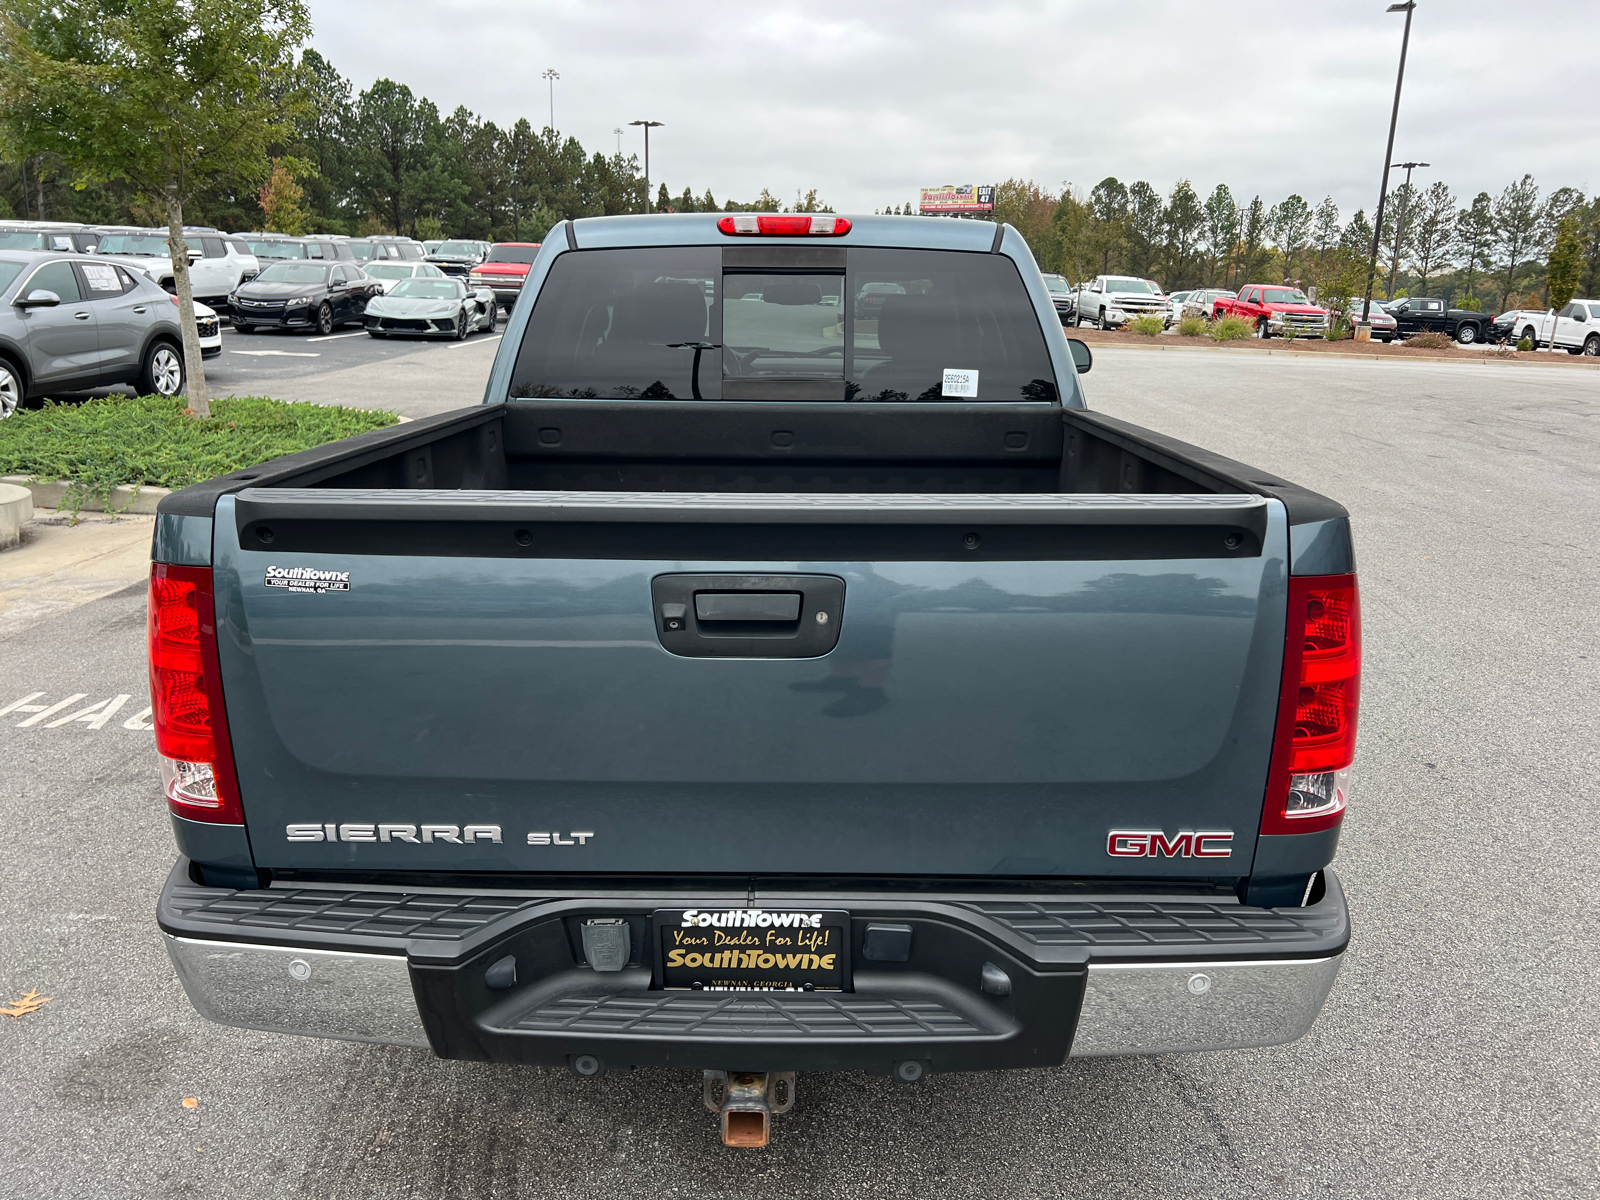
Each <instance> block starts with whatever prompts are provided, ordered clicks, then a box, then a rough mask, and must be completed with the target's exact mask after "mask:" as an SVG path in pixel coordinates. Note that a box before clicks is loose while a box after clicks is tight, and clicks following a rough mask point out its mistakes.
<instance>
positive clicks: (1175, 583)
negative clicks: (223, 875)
mask: <svg viewBox="0 0 1600 1200" xmlns="http://www.w3.org/2000/svg"><path fill="white" fill-rule="evenodd" d="M216 517H217V520H216V525H215V529H216V534H215V538H216V544H215V546H214V562H215V566H216V596H217V604H218V610H219V611H218V617H219V633H220V641H221V662H222V675H223V686H224V691H225V695H226V702H227V714H228V722H229V727H230V731H231V734H232V741H233V747H234V754H235V758H236V763H237V767H238V773H239V779H240V788H241V792H242V795H243V801H244V810H245V815H246V821H247V825H248V828H249V833H250V839H251V845H252V848H253V852H254V855H255V859H256V863H257V865H258V866H261V867H265V868H276V869H284V868H304V869H329V870H331V869H351V868H355V869H370V870H383V871H408V870H415V871H448V872H469V871H475V872H585V873H588V872H627V873H653V872H669V871H670V872H675V873H680V874H682V873H703V874H729V873H735V874H756V873H760V874H773V873H797V874H808V875H816V874H852V875H871V876H885V875H985V874H995V875H1019V876H1020V875H1033V876H1049V875H1086V876H1108V875H1115V874H1119V873H1126V874H1149V873H1152V865H1151V864H1150V863H1148V862H1141V860H1140V859H1138V858H1128V857H1119V856H1113V855H1111V854H1108V844H1107V843H1108V835H1109V834H1110V833H1111V832H1112V831H1114V830H1144V831H1157V830H1159V831H1163V832H1164V833H1165V834H1167V835H1168V836H1169V837H1170V838H1172V839H1174V840H1176V839H1177V835H1179V834H1180V833H1182V832H1183V831H1196V832H1198V831H1217V832H1224V833H1228V832H1231V833H1233V834H1234V835H1235V836H1234V837H1233V839H1232V841H1231V843H1229V842H1228V841H1227V839H1222V840H1219V841H1216V842H1213V843H1212V845H1213V846H1216V847H1223V846H1226V847H1228V848H1229V849H1230V850H1231V854H1229V855H1228V856H1226V857H1207V858H1202V857H1184V856H1179V857H1175V858H1170V859H1163V861H1162V862H1161V864H1160V867H1159V871H1160V873H1161V874H1164V875H1174V874H1191V875H1196V876H1212V877H1215V876H1241V875H1245V874H1248V873H1249V870H1250V862H1251V856H1252V853H1253V849H1254V844H1255V836H1254V835H1255V831H1256V829H1257V827H1258V825H1259V820H1260V813H1261V805H1262V789H1263V785H1264V781H1265V777H1266V773H1267V767H1268V760H1269V757H1270V751H1271V741H1272V730H1273V723H1274V717H1275V713H1276V708H1277V703H1278V693H1279V674H1280V669H1281V663H1282V652H1283V630H1284V605H1285V597H1286V578H1287V574H1288V568H1287V527H1286V518H1285V514H1284V511H1283V508H1282V505H1281V504H1280V503H1279V502H1278V501H1276V500H1268V499H1266V498H1263V497H1260V496H1252V495H1016V496H971V495H936V496H924V495H905V494H900V495H859V496H857V495H800V494H779V495H751V494H730V493H705V494H701V493H617V492H604V493H600V492H596V493H587V492H513V491H508V492H464V491H400V490H395V491H388V490H383V491H357V490H338V489H265V488H262V489H247V490H245V491H243V492H241V493H239V494H238V495H237V496H226V497H223V498H222V500H221V501H220V502H219V504H218V507H217V510H216ZM319 573H327V574H326V575H319ZM346 573H347V575H346ZM696 577H705V578H696ZM708 579H709V580H710V582H707V580H708ZM739 580H746V581H750V582H749V583H748V586H746V587H745V588H744V590H745V591H746V592H748V593H750V594H752V595H758V596H765V597H768V598H769V599H771V598H774V597H776V599H772V602H771V604H765V602H761V603H755V604H754V606H753V607H752V606H751V605H750V604H746V603H745V602H743V601H739V602H736V603H732V604H731V606H730V604H728V603H724V602H722V601H720V600H717V596H719V595H722V594H723V593H725V592H727V593H731V592H737V591H738V590H739V585H738V582H737V581H739ZM795 580H800V582H798V583H796V582H794V581H795ZM718 581H721V582H718ZM785 581H788V582H785ZM807 581H811V582H807ZM827 581H832V582H831V583H828V582H827ZM813 584H814V585H815V586H816V587H817V588H820V589H821V590H819V591H816V592H815V593H811V592H807V591H806V590H805V589H806V588H808V587H811V586H813ZM769 585H770V586H769ZM829 587H832V588H835V592H833V593H830V592H828V591H827V588H829ZM663 589H665V590H663ZM674 589H676V590H675V591H674ZM841 592H842V610H841V609H839V608H837V607H835V608H834V609H833V610H832V611H831V613H829V614H828V615H829V620H830V621H832V622H835V624H834V630H833V632H831V633H830V632H828V631H827V630H825V629H824V630H822V631H821V632H819V631H818V629H817V628H814V627H813V626H812V625H807V624H805V623H806V622H807V621H814V618H815V615H816V614H815V613H813V612H812V611H811V610H812V607H814V606H813V604H812V602H811V599H810V597H811V596H812V595H815V596H817V597H823V599H822V600H818V601H817V604H824V602H825V599H826V597H827V596H828V595H838V594H840V593H841ZM713 593H715V595H713ZM791 593H792V594H795V595H801V596H802V597H803V599H802V600H801V601H799V602H797V603H798V604H799V605H800V610H799V614H798V615H799V621H798V622H794V621H792V620H791V613H792V612H793V611H795V605H794V604H790V603H789V602H788V601H786V600H784V599H782V597H785V596H788V595H790V594H791ZM680 594H681V596H683V597H685V598H687V600H688V603H687V604H686V605H685V607H686V608H687V612H686V613H684V614H683V615H682V616H680V617H678V618H676V619H680V620H683V621H685V622H686V623H688V625H689V626H690V628H691V630H694V629H698V630H700V631H704V632H707V635H708V637H709V636H710V633H711V632H712V631H714V632H716V633H719V634H720V633H722V632H723V631H724V630H727V631H729V632H730V633H744V634H749V635H750V639H751V640H749V641H748V642H740V643H738V647H739V649H740V653H723V652H721V651H722V650H725V649H726V646H723V647H712V648H711V652H708V653H705V654H701V653H699V652H692V653H688V654H685V653H682V652H674V651H673V650H671V649H669V648H668V646H669V645H674V635H673V634H672V633H671V632H670V630H669V627H668V626H667V624H666V623H665V622H666V621H667V620H669V619H671V618H669V617H666V616H664V615H663V605H664V604H665V603H667V602H668V601H666V600H664V599H663V597H664V596H669V595H680ZM703 595H704V596H711V599H710V600H706V601H705V602H702V603H700V605H699V608H698V609H697V608H696V600H695V597H700V596H703ZM719 605H720V607H719ZM741 606H742V607H741ZM674 611H675V610H674ZM819 611H820V609H819ZM729 614H731V616H732V618H733V624H725V625H722V626H717V625H714V624H712V622H714V621H717V620H721V619H723V618H725V617H728V616H729ZM749 618H754V619H753V620H750V619H749ZM796 624H799V625H804V626H805V628H804V629H803V630H801V631H799V632H798V633H794V634H790V633H789V632H787V631H788V630H790V629H791V627H792V626H794V625H796ZM736 626H737V628H735V627H736ZM799 636H804V637H807V638H811V639H812V641H811V642H808V643H806V645H811V646H813V648H814V647H815V646H825V645H831V647H832V648H831V649H829V650H828V651H827V652H826V653H823V654H821V655H820V656H809V657H807V656H798V657H797V656H788V655H790V654H791V652H792V651H793V650H794V647H795V646H796V645H798V643H795V642H794V640H793V639H794V637H799ZM835 637H836V639H837V641H836V644H834V642H833V638H835ZM763 638H766V639H768V641H767V642H762V641H761V639H763ZM818 638H820V639H822V640H821V641H817V640H816V639H818ZM769 643H770V646H771V650H770V652H769V651H768V650H767V648H766V647H767V645H768V644H769ZM779 643H783V645H780V644H779ZM785 647H787V649H785ZM681 648H682V647H681V645H680V646H679V649H680V650H681ZM804 648H805V647H804V646H802V647H801V649H802V650H803V649H804ZM430 827H431V829H430Z"/></svg>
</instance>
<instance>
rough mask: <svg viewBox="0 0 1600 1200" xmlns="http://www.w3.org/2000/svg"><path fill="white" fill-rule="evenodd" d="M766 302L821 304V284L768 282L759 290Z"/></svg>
mask: <svg viewBox="0 0 1600 1200" xmlns="http://www.w3.org/2000/svg"><path fill="white" fill-rule="evenodd" d="M761 299H762V300H764V301H765V302H766V303H768V304H788V305H798V304H821V303H822V285H821V284H818V283H799V282H796V283H769V284H767V285H766V287H765V288H763V289H762V291H761Z"/></svg>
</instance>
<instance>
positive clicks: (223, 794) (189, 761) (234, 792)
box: [147, 563, 244, 825]
mask: <svg viewBox="0 0 1600 1200" xmlns="http://www.w3.org/2000/svg"><path fill="white" fill-rule="evenodd" d="M147 631H148V635H149V651H150V706H151V709H152V717H151V719H152V721H153V722H154V724H155V732H156V751H157V753H159V754H160V755H161V770H162V775H163V776H164V777H165V780H166V794H167V806H168V807H169V808H171V809H172V811H173V812H175V813H177V814H178V815H179V816H181V817H187V818H188V819H189V820H191V821H211V822H214V823H218V824H224V825H240V824H243V822H244V813H243V809H242V808H241V806H240V803H239V785H238V780H237V778H236V777H235V775H234V770H233V752H232V747H231V746H230V745H229V743H228V723H227V717H226V715H225V713H224V711H223V706H222V676H221V672H220V668H219V665H218V659H217V626H216V606H215V601H214V599H213V597H212V592H211V569H210V568H209V567H180V566H173V565H171V564H169V563H155V564H154V565H152V566H151V568H150V608H149V615H148V624H147Z"/></svg>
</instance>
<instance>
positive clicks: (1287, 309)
mask: <svg viewBox="0 0 1600 1200" xmlns="http://www.w3.org/2000/svg"><path fill="white" fill-rule="evenodd" d="M1229 316H1233V317H1243V318H1244V319H1245V320H1246V321H1249V322H1250V324H1252V325H1254V326H1255V329H1256V336H1257V337H1262V338H1269V337H1281V336H1282V335H1283V332H1284V330H1285V328H1288V329H1292V330H1293V331H1294V333H1295V335H1296V336H1297V337H1307V336H1310V335H1312V334H1316V335H1321V334H1322V333H1323V331H1325V330H1326V329H1327V328H1328V312H1327V310H1326V309H1322V308H1318V307H1317V306H1316V305H1315V304H1313V303H1311V301H1310V300H1309V299H1308V298H1307V297H1306V294H1305V293H1304V292H1302V291H1301V290H1300V289H1299V288H1297V287H1283V286H1279V285H1276V284H1270V283H1251V284H1246V285H1245V286H1244V287H1242V288H1240V289H1239V294H1238V295H1237V296H1221V297H1218V298H1217V299H1216V300H1214V301H1212V304H1211V317H1212V319H1213V320H1216V319H1217V318H1219V317H1229Z"/></svg>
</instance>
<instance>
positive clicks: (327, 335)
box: [306, 329, 367, 343]
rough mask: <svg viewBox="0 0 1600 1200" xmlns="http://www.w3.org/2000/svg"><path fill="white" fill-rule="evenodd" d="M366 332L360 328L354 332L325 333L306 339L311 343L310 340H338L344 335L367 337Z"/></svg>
mask: <svg viewBox="0 0 1600 1200" xmlns="http://www.w3.org/2000/svg"><path fill="white" fill-rule="evenodd" d="M366 332H367V331H366V330H365V329H358V330H356V331H355V332H354V333H325V334H323V335H322V336H321V337H314V338H307V339H306V341H307V342H308V343H310V342H332V341H336V340H337V339H339V338H342V337H365V336H366Z"/></svg>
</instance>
